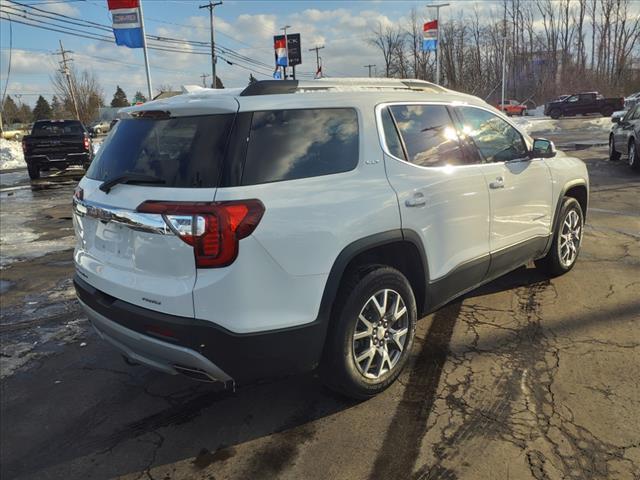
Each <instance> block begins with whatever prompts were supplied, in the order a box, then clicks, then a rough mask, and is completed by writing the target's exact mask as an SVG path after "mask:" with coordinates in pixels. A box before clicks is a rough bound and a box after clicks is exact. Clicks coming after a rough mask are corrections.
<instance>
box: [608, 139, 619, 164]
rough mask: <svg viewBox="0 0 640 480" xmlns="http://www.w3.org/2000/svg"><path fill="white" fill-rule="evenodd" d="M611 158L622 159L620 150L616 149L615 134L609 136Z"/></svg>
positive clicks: (614, 159)
mask: <svg viewBox="0 0 640 480" xmlns="http://www.w3.org/2000/svg"><path fill="white" fill-rule="evenodd" d="M609 160H611V161H612V162H617V161H618V160H620V152H619V151H617V150H616V145H615V141H614V139H613V135H610V136H609Z"/></svg>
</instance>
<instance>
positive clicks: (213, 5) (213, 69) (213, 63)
mask: <svg viewBox="0 0 640 480" xmlns="http://www.w3.org/2000/svg"><path fill="white" fill-rule="evenodd" d="M218 5H222V2H221V1H220V2H211V1H210V2H209V3H208V4H206V5H200V7H198V8H208V9H209V21H210V22H211V78H212V81H211V83H212V87H211V88H216V87H217V85H216V84H217V83H218V82H217V81H216V80H217V77H216V60H217V58H216V52H215V48H216V41H215V27H214V24H213V9H214V8H216V7H217V6H218Z"/></svg>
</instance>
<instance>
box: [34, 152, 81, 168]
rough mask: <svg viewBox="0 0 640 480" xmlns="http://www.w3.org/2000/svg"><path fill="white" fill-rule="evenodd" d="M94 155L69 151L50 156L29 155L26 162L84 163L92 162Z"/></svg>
mask: <svg viewBox="0 0 640 480" xmlns="http://www.w3.org/2000/svg"><path fill="white" fill-rule="evenodd" d="M92 159H93V155H92V154H91V153H89V152H84V153H67V154H66V155H65V156H60V157H49V156H48V155H29V156H27V157H26V158H25V162H26V163H28V164H30V165H52V166H56V165H60V164H63V165H84V164H86V163H88V162H91V160H92Z"/></svg>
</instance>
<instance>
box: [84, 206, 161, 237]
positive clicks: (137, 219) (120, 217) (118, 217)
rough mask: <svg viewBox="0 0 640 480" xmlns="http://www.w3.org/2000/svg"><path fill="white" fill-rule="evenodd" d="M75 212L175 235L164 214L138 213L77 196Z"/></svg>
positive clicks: (133, 227) (142, 230)
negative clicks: (80, 198) (163, 216)
mask: <svg viewBox="0 0 640 480" xmlns="http://www.w3.org/2000/svg"><path fill="white" fill-rule="evenodd" d="M73 212H74V213H75V214H76V215H78V216H79V217H92V218H95V219H98V220H100V221H101V222H104V223H108V222H113V223H117V224H120V225H124V226H126V227H129V228H130V229H132V230H136V231H139V232H147V233H157V234H160V235H169V234H171V235H173V232H172V231H171V229H170V228H169V227H168V226H167V224H166V223H165V221H164V220H163V218H162V215H159V214H153V213H138V212H136V211H134V210H129V209H126V208H119V207H112V206H109V205H103V204H101V203H97V202H91V201H89V200H78V199H77V198H74V199H73Z"/></svg>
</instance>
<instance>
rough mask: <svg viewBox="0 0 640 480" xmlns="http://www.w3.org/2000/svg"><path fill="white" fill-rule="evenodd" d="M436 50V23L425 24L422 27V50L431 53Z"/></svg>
mask: <svg viewBox="0 0 640 480" xmlns="http://www.w3.org/2000/svg"><path fill="white" fill-rule="evenodd" d="M437 49H438V21H437V20H433V21H431V22H427V23H425V24H424V26H423V27H422V50H423V51H425V52H433V51H435V50H437Z"/></svg>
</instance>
